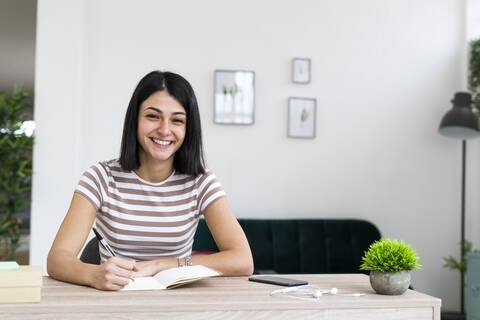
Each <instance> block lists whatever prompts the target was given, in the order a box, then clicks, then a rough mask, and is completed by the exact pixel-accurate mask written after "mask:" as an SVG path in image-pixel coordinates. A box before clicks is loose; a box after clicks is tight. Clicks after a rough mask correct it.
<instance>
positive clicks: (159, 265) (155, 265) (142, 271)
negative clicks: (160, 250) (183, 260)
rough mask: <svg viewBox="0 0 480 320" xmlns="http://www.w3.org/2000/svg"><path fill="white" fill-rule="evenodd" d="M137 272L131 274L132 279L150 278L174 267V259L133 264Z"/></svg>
mask: <svg viewBox="0 0 480 320" xmlns="http://www.w3.org/2000/svg"><path fill="white" fill-rule="evenodd" d="M135 267H137V269H138V271H137V272H134V273H133V277H134V278H137V277H152V276H154V275H156V274H157V273H158V272H160V271H163V270H166V269H169V268H174V267H176V259H157V260H151V261H140V262H137V263H136V264H135Z"/></svg>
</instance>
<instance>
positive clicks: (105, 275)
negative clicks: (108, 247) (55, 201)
mask: <svg viewBox="0 0 480 320" xmlns="http://www.w3.org/2000/svg"><path fill="white" fill-rule="evenodd" d="M96 213H97V210H96V208H95V207H94V206H93V205H92V203H90V201H88V200H87V199H86V198H84V197H83V196H81V195H79V194H77V193H75V194H74V195H73V199H72V202H71V204H70V208H69V209H68V212H67V215H66V216H65V219H64V220H63V222H62V225H61V226H60V229H59V230H58V233H57V236H56V237H55V241H54V242H53V244H52V247H51V248H50V252H49V253H48V258H47V271H48V274H49V275H50V276H51V277H52V278H55V279H57V280H61V281H66V282H72V283H76V284H82V285H89V286H92V287H95V288H97V289H102V290H119V289H121V288H123V287H124V286H125V285H126V284H128V282H129V281H130V280H129V279H130V277H131V276H132V274H133V272H132V270H133V271H136V270H137V269H136V267H135V262H134V261H131V260H126V259H121V258H117V257H113V258H110V259H109V260H108V261H107V262H105V263H102V264H101V265H92V264H87V263H83V262H81V261H80V260H79V259H78V258H77V256H78V253H79V252H80V250H81V249H82V246H83V244H84V243H85V240H86V239H87V236H88V234H89V232H90V229H91V227H92V225H93V221H94V220H95V216H96Z"/></svg>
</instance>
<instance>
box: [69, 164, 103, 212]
mask: <svg viewBox="0 0 480 320" xmlns="http://www.w3.org/2000/svg"><path fill="white" fill-rule="evenodd" d="M106 186H107V183H106V172H105V168H104V167H103V166H102V165H101V164H96V165H93V166H91V167H90V168H89V169H88V170H87V171H85V172H84V173H83V175H82V177H81V178H80V181H79V182H78V185H77V187H76V188H75V192H76V193H78V194H80V195H82V196H84V197H85V198H86V199H87V200H89V201H90V202H91V203H92V204H93V206H94V207H95V208H96V209H97V210H98V209H100V207H101V206H102V203H103V195H104V194H106Z"/></svg>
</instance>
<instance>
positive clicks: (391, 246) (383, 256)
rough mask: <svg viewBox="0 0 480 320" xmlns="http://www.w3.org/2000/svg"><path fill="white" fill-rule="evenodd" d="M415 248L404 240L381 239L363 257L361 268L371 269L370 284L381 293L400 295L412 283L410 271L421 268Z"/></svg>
mask: <svg viewBox="0 0 480 320" xmlns="http://www.w3.org/2000/svg"><path fill="white" fill-rule="evenodd" d="M419 268H420V265H419V264H418V256H417V253H416V252H415V250H413V249H412V247H410V245H408V244H406V243H405V242H403V241H400V242H399V241H397V240H390V239H380V240H378V241H375V242H374V243H372V244H371V245H370V247H369V248H368V250H367V251H366V252H365V255H364V256H363V257H362V264H361V265H360V270H368V271H370V284H371V285H372V288H373V289H374V290H375V291H376V292H377V293H380V294H388V295H400V294H403V293H404V292H405V291H406V290H407V289H408V287H409V285H410V279H411V277H410V271H411V270H415V269H419Z"/></svg>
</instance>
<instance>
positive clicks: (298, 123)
mask: <svg viewBox="0 0 480 320" xmlns="http://www.w3.org/2000/svg"><path fill="white" fill-rule="evenodd" d="M316 114H317V100H316V99H313V98H296V97H291V98H288V136H289V137H291V138H315V123H316V120H315V119H316Z"/></svg>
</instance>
